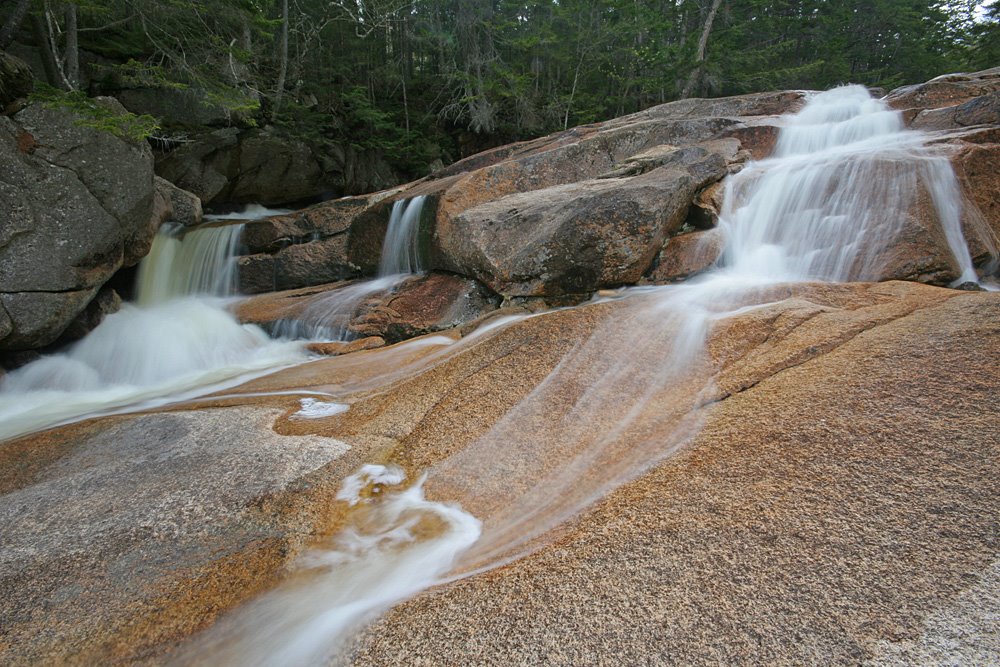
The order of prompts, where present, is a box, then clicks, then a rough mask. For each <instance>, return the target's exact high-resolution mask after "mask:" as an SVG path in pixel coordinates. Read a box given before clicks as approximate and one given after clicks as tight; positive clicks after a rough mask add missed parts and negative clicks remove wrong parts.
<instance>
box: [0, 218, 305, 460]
mask: <svg viewBox="0 0 1000 667" xmlns="http://www.w3.org/2000/svg"><path fill="white" fill-rule="evenodd" d="M241 231H242V225H209V226H207V227H200V228H195V229H189V230H185V229H182V228H180V227H179V226H167V227H165V228H164V229H162V230H161V231H160V232H159V233H158V234H157V236H156V238H155V239H154V241H153V246H152V248H151V250H150V254H149V256H147V257H146V258H145V259H144V260H143V261H142V264H141V265H140V268H139V276H138V280H137V297H138V298H137V300H138V305H132V304H125V305H124V306H123V307H122V309H121V310H120V311H119V312H117V313H114V314H112V315H109V316H108V317H106V318H105V319H104V321H103V322H102V323H101V324H100V326H98V327H97V328H96V329H94V330H93V331H91V332H90V333H89V334H88V335H87V336H86V337H85V338H83V339H82V340H80V341H78V342H77V343H75V344H73V345H72V346H70V347H69V348H67V349H66V350H65V351H63V352H61V353H58V354H53V355H49V356H46V357H43V358H41V359H39V360H37V361H35V362H32V363H30V364H27V365H26V366H24V367H23V368H20V369H18V370H16V371H13V372H11V373H9V374H7V375H6V376H5V377H3V378H2V379H0V440H2V439H4V438H9V437H14V436H17V435H23V434H25V433H30V432H32V431H34V430H38V429H41V428H45V427H48V426H53V425H56V424H62V423H66V422H69V421H72V420H73V419H75V418H81V417H84V416H86V415H88V414H95V413H102V414H103V413H107V412H108V411H116V410H120V409H122V408H124V407H125V406H130V405H132V406H134V407H136V408H137V409H138V408H139V407H143V406H149V405H151V402H158V401H157V399H159V398H162V397H164V396H169V395H173V394H181V393H182V394H184V395H185V396H189V395H191V392H193V391H195V390H196V389H197V388H198V387H205V388H206V389H207V388H208V387H215V386H216V385H220V383H223V384H224V383H226V382H227V381H231V380H234V379H236V378H242V377H248V376H249V375H252V374H255V373H259V372H260V371H263V370H265V369H268V368H277V367H280V366H285V365H288V364H292V363H297V362H301V361H304V360H305V359H306V358H307V356H306V354H305V352H304V350H303V349H302V347H301V345H299V344H296V343H290V342H287V341H275V340H272V339H271V338H270V337H268V336H267V334H265V333H264V331H263V330H261V329H260V328H259V327H256V326H252V325H242V324H240V323H239V322H238V321H237V320H236V318H235V317H234V316H233V315H232V314H231V313H229V311H228V310H226V308H225V301H224V300H222V299H220V298H218V296H220V295H227V294H231V293H232V291H233V287H234V282H235V281H234V267H235V262H234V257H235V253H236V249H237V246H238V244H239V235H240V232H241ZM195 393H196V392H195Z"/></svg>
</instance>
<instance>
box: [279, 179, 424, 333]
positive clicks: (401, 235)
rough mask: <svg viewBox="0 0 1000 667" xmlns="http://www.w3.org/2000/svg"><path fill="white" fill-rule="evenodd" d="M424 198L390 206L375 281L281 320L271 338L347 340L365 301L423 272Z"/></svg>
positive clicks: (339, 291) (343, 290) (322, 299)
mask: <svg viewBox="0 0 1000 667" xmlns="http://www.w3.org/2000/svg"><path fill="white" fill-rule="evenodd" d="M424 199H425V198H424V197H423V196H418V197H413V198H412V199H400V200H398V201H396V202H394V203H393V205H392V212H391V213H390V215H389V226H388V228H387V229H386V233H385V239H384V240H383V241H382V254H381V257H380V258H379V268H378V275H377V276H376V278H375V279H374V280H365V281H362V282H358V283H354V284H352V285H347V286H346V287H341V288H340V289H337V290H334V291H332V292H330V293H328V294H325V295H323V296H322V297H320V298H318V299H316V300H314V301H313V302H312V303H310V304H309V305H308V306H307V307H306V308H305V310H304V311H303V312H302V313H300V314H298V315H297V316H296V317H294V318H288V319H283V320H280V321H279V322H278V323H277V324H276V325H275V327H274V335H275V336H278V337H281V338H291V339H303V338H304V339H310V340H326V341H342V340H350V339H351V338H352V337H353V334H352V333H351V331H350V329H349V328H348V325H349V324H350V322H351V318H352V317H353V316H354V314H355V312H356V311H357V310H358V308H359V307H360V306H361V304H362V303H363V302H364V300H365V299H367V298H369V297H372V296H375V295H376V294H380V293H382V292H388V291H389V290H392V289H394V288H395V287H396V286H397V285H399V284H400V283H401V282H403V281H404V280H406V279H407V278H409V277H410V276H412V275H413V274H415V273H419V272H420V271H421V270H422V269H421V266H420V248H419V234H418V231H419V226H420V214H421V212H422V211H423V208H424Z"/></svg>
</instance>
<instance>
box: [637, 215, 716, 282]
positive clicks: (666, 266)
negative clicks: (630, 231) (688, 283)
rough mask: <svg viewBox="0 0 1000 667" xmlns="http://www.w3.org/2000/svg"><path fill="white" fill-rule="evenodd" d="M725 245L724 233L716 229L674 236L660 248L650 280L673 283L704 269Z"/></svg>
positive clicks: (712, 262)
mask: <svg viewBox="0 0 1000 667" xmlns="http://www.w3.org/2000/svg"><path fill="white" fill-rule="evenodd" d="M722 246H723V237H722V234H721V232H719V231H718V230H716V229H710V230H706V231H700V232H689V233H687V234H678V235H677V236H673V237H671V238H670V240H669V241H667V244H666V245H665V246H663V250H661V251H660V255H659V261H658V263H657V265H656V268H654V269H653V271H652V273H650V275H649V280H650V281H651V282H654V283H658V284H660V283H672V282H678V281H681V280H684V279H686V278H689V277H690V276H693V275H695V274H696V273H701V272H702V271H704V270H705V269H708V268H710V267H711V266H712V265H713V264H715V262H716V260H718V259H719V256H720V255H721V254H722Z"/></svg>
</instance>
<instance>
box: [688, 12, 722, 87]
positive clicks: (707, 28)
mask: <svg viewBox="0 0 1000 667" xmlns="http://www.w3.org/2000/svg"><path fill="white" fill-rule="evenodd" d="M721 5H722V0H712V6H711V8H709V10H708V16H706V17H705V25H704V27H702V29H701V37H699V38H698V51H697V52H696V53H695V57H694V62H695V66H694V69H693V70H691V76H689V77H688V80H687V83H685V84H684V90H682V91H681V99H682V100H683V99H687V98H688V97H690V96H691V91H692V89H693V88H694V87H695V85H697V84H699V83H700V81H701V77H702V72H703V70H704V67H705V51H706V49H707V48H708V36H709V35H710V34H711V32H712V24H713V23H714V22H715V15H716V13H718V11H719V7H720V6H721Z"/></svg>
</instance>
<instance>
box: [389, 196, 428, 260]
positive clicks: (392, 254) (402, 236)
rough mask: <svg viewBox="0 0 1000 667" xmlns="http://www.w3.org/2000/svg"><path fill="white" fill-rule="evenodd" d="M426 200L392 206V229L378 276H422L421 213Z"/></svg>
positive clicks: (412, 200) (402, 201)
mask: <svg viewBox="0 0 1000 667" xmlns="http://www.w3.org/2000/svg"><path fill="white" fill-rule="evenodd" d="M424 199H425V198H424V197H423V196H418V197H414V198H412V199H407V200H404V199H400V200H398V201H396V202H395V203H394V204H393V205H392V213H391V214H390V216H389V227H388V229H387V230H386V232H385V240H384V241H383V242H382V257H381V259H380V260H379V264H378V277H380V278H384V277H386V276H394V275H400V274H412V273H420V271H421V270H422V269H421V266H420V243H419V242H420V239H419V230H420V214H421V213H422V212H423V209H424Z"/></svg>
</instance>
